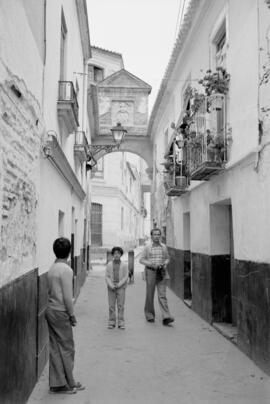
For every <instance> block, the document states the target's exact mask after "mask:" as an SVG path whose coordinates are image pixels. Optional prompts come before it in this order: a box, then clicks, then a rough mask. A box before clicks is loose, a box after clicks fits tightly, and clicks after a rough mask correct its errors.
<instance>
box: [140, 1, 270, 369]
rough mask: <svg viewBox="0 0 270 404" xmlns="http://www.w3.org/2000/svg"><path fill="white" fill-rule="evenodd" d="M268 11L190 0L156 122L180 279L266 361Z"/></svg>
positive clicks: (190, 298)
mask: <svg viewBox="0 0 270 404" xmlns="http://www.w3.org/2000/svg"><path fill="white" fill-rule="evenodd" d="M269 16H270V10H269V2H267V1H259V2H254V1H251V0H250V1H249V0H247V1H245V2H241V1H237V2H235V1H230V0H229V1H225V0H219V1H204V0H191V1H190V2H189V6H188V8H187V11H186V13H185V16H184V18H183V21H182V24H181V27H180V31H179V35H178V38H177V41H176V44H175V47H174V49H173V52H172V56H171V59H170V61H169V64H168V67H167V70H166V73H165V76H164V79H163V82H162V85H161V87H160V90H159V93H158V96H157V99H156V102H155V105H154V108H153V111H152V114H151V117H150V122H149V128H148V129H149V135H150V136H151V139H152V141H153V160H154V163H153V165H154V172H153V179H154V181H153V187H152V200H151V207H152V223H153V224H155V225H157V226H160V227H161V228H163V231H164V235H165V234H166V239H167V240H166V241H167V245H168V246H169V249H170V254H171V257H172V260H171V263H170V268H169V270H170V274H171V288H172V289H173V290H174V291H175V293H176V294H177V295H178V296H179V297H180V298H181V299H183V300H185V301H186V302H187V304H188V305H189V306H191V308H192V309H193V310H194V311H195V312H196V313H198V314H199V315H200V316H201V317H202V318H204V319H205V320H206V321H208V322H209V323H211V324H214V325H215V326H216V327H217V328H218V329H222V332H225V333H230V334H231V335H230V336H231V338H232V339H233V341H234V342H235V343H236V344H237V346H238V347H239V348H240V349H242V350H243V351H244V352H245V353H246V354H247V355H249V356H250V357H251V358H252V359H253V360H254V361H255V362H256V363H258V364H259V365H260V366H261V367H262V368H263V369H264V370H266V371H267V372H269V370H270V345H269V338H270V335H269V329H270V327H269V325H270V324H269V321H270V320H269V319H270V317H269V309H270V306H269V298H268V293H269V277H268V272H269V268H270V266H269V264H270V253H269V248H268V244H267V241H266V240H267V239H268V236H267V235H268V233H269V230H270V222H269V219H268V218H269V197H270V186H269V184H270V182H269V170H268V167H269V161H270V157H269V150H270V149H269V105H270V104H269V82H268V77H269V49H270V48H269V30H270V28H269V27H270V26H269ZM209 70H210V71H209ZM267 94H268V95H267Z"/></svg>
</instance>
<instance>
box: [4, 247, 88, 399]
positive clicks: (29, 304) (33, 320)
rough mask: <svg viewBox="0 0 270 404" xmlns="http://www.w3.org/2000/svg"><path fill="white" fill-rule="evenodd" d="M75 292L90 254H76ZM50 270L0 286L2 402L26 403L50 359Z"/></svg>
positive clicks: (83, 278)
mask: <svg viewBox="0 0 270 404" xmlns="http://www.w3.org/2000/svg"><path fill="white" fill-rule="evenodd" d="M75 262H76V273H75V274H74V295H75V297H76V298H77V297H78V295H79V293H80V289H81V287H82V285H83V284H84V282H85V278H86V268H87V256H86V253H85V252H84V251H83V250H81V254H80V256H78V257H75ZM46 307H47V273H44V274H42V275H40V276H38V270H37V269H34V270H32V271H30V272H28V273H26V274H25V275H23V276H22V277H20V278H18V279H16V280H15V281H13V282H11V283H10V284H8V285H5V286H4V287H3V288H1V289H0V324H1V327H0V358H1V360H0V377H1V383H0V403H1V404H11V403H12V404H13V403H14V404H15V403H16V404H24V403H26V402H27V399H28V397H29V396H30V394H31V392H32V390H33V388H34V387H35V384H36V382H37V381H38V379H39V377H40V375H41V373H42V372H43V370H44V367H45V365H46V363H47V361H48V359H49V339H48V328H47V322H46V318H45V311H46Z"/></svg>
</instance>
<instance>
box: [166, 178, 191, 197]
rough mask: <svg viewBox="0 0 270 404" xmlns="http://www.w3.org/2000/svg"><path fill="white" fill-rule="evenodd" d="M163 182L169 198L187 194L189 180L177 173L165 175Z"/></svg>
mask: <svg viewBox="0 0 270 404" xmlns="http://www.w3.org/2000/svg"><path fill="white" fill-rule="evenodd" d="M163 181H164V187H165V192H166V195H167V196H181V195H183V194H184V193H186V192H187V187H188V179H187V177H185V176H182V175H175V173H163Z"/></svg>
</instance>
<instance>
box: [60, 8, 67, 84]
mask: <svg viewBox="0 0 270 404" xmlns="http://www.w3.org/2000/svg"><path fill="white" fill-rule="evenodd" d="M66 53H67V25H66V19H65V16H64V12H63V9H62V12H61V38H60V81H65V79H66V59H67V55H66Z"/></svg>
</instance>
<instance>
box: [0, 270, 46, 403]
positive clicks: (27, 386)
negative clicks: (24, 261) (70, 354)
mask: <svg viewBox="0 0 270 404" xmlns="http://www.w3.org/2000/svg"><path fill="white" fill-rule="evenodd" d="M37 276H38V274H37V269H35V270H33V271H30V272H28V273H27V274H26V275H24V276H22V277H20V278H18V279H16V280H15V281H14V282H12V283H10V284H8V285H5V286H4V287H3V288H1V289H0V324H1V327H0V358H1V360H0V380H1V383H0V402H1V404H11V403H16V404H23V403H25V402H26V400H27V398H28V397H29V395H30V393H31V391H32V389H33V387H34V385H35V383H36V343H37V341H36V338H37Z"/></svg>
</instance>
